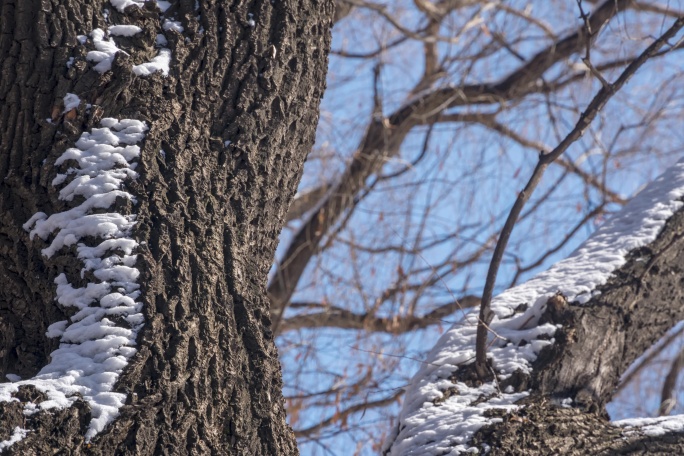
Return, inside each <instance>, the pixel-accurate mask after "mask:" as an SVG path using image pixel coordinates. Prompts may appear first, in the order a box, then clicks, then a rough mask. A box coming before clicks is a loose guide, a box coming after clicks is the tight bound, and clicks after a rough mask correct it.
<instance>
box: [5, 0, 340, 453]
mask: <svg viewBox="0 0 684 456" xmlns="http://www.w3.org/2000/svg"><path fill="white" fill-rule="evenodd" d="M112 3H113V4H114V3H116V4H119V5H121V4H123V3H125V2H122V1H117V2H114V1H113V0H112ZM128 3H130V4H131V5H132V6H128V7H127V8H126V9H125V11H119V10H118V9H117V8H116V7H115V6H116V5H113V4H110V3H109V2H103V1H94V2H93V1H88V2H85V1H83V0H52V1H49V0H47V1H39V0H22V1H18V0H1V1H0V5H1V6H0V30H2V34H0V65H1V66H0V176H2V181H0V186H1V187H0V211H1V212H0V213H1V214H2V217H1V219H0V273H1V275H2V287H0V376H1V377H3V380H4V376H5V374H15V375H18V376H20V377H22V378H24V379H26V378H28V377H31V376H33V375H35V374H36V373H37V372H38V371H39V370H40V369H41V368H42V367H43V366H45V365H46V364H47V363H48V362H49V360H50V354H51V353H52V352H53V351H54V350H55V349H56V348H57V346H58V345H59V342H60V341H59V338H49V337H47V336H46V335H45V333H46V331H47V330H48V326H50V325H51V324H53V323H55V322H58V321H60V320H64V319H67V318H69V317H71V316H73V314H74V311H73V310H70V309H68V308H65V307H64V306H60V305H58V304H57V303H56V302H55V296H56V291H55V288H56V287H55V285H54V284H53V281H54V279H55V278H56V277H58V276H59V275H60V274H62V273H64V274H65V275H66V278H67V279H68V281H69V283H72V284H74V286H77V285H78V286H81V287H84V286H86V285H87V283H88V281H89V280H94V281H95V282H97V280H95V279H93V278H92V277H91V275H92V274H91V275H89V274H88V273H87V272H86V274H85V275H83V272H82V268H83V261H82V260H81V259H78V258H76V255H75V253H76V248H75V247H74V246H71V247H68V246H67V247H64V248H62V249H61V250H59V251H57V252H56V253H55V254H54V255H52V256H51V257H49V258H48V257H46V256H45V255H43V254H41V249H42V248H45V247H47V246H49V245H50V240H51V239H52V238H49V239H47V240H41V239H40V238H39V236H34V237H33V239H30V238H29V233H28V232H27V231H26V230H24V229H22V225H23V224H25V223H26V222H27V221H28V220H29V219H30V218H31V217H32V216H33V215H34V214H36V213H37V212H44V213H46V214H47V215H50V214H55V213H58V212H61V211H66V210H68V209H70V208H72V207H75V206H77V205H78V204H79V203H81V202H82V198H81V199H80V200H79V198H75V200H74V201H64V200H60V199H59V188H58V187H55V186H53V185H52V183H53V179H55V177H56V176H57V174H58V173H64V172H65V170H66V166H67V165H69V163H65V164H63V165H58V166H56V165H55V161H56V160H57V159H58V158H59V157H60V156H62V154H63V153H64V151H65V150H66V149H67V148H69V147H73V146H74V144H75V142H76V141H77V140H78V139H79V137H80V136H81V134H82V133H84V132H88V131H92V129H93V128H97V127H99V126H100V119H101V118H108V117H112V118H117V119H124V118H125V119H135V120H139V121H144V122H145V123H146V125H147V127H148V128H149V130H148V131H147V132H146V136H145V139H144V141H141V142H140V143H138V145H139V146H140V147H141V153H140V156H139V157H138V159H137V167H136V168H135V171H136V172H137V173H138V174H139V177H138V178H137V179H134V180H129V181H126V188H127V190H128V191H129V192H130V193H131V194H132V195H133V197H134V198H135V201H131V200H127V199H125V198H118V199H117V200H116V202H115V205H114V208H115V210H116V212H117V213H121V214H135V217H136V219H135V220H136V223H135V225H134V226H133V228H132V231H131V233H132V234H131V236H132V239H134V240H135V241H136V242H137V243H138V247H137V250H136V251H135V253H137V255H138V256H137V262H136V264H135V267H136V268H137V269H138V271H139V272H140V276H139V277H138V278H137V284H139V286H140V290H139V291H140V292H141V293H140V296H139V298H137V301H139V302H140V303H142V310H141V312H142V314H143V315H144V326H143V327H142V329H141V330H140V332H139V333H138V336H137V346H136V347H135V348H136V349H137V352H136V353H135V355H133V356H132V357H131V358H130V359H129V362H128V365H127V366H126V367H125V368H124V369H123V372H122V373H121V375H120V376H119V377H118V381H117V383H116V386H115V391H117V392H120V393H125V394H126V403H125V405H124V406H123V407H121V408H120V409H119V416H118V418H116V419H115V420H114V421H113V422H112V423H110V424H109V425H108V426H107V427H106V428H105V429H104V431H102V432H101V433H99V434H97V435H96V436H95V437H94V438H93V439H92V440H90V441H86V440H84V434H85V433H86V430H87V429H88V426H89V423H90V421H91V416H90V412H91V410H90V409H91V407H90V405H89V403H88V401H85V400H77V401H75V402H74V403H73V405H72V406H70V407H68V408H64V409H57V410H55V409H52V410H51V411H47V412H46V411H41V412H39V413H35V414H32V415H27V414H26V413H24V412H25V406H26V403H27V402H29V401H32V402H33V403H35V404H37V405H38V406H40V403H41V402H42V401H44V400H45V399H46V398H45V394H44V393H41V392H40V391H39V390H40V388H38V390H37V389H36V388H35V387H31V386H27V385H25V386H22V387H21V388H20V389H19V391H18V392H17V393H16V394H14V399H19V400H18V401H10V402H2V403H0V441H6V440H9V439H10V437H11V436H12V434H13V430H15V429H16V428H17V427H19V428H22V429H25V430H27V431H28V432H27V433H26V437H25V438H24V439H23V440H21V441H19V442H17V443H14V444H13V445H11V446H9V447H8V449H7V453H10V454H22V455H31V454H41V455H42V454H53V452H54V451H56V450H58V449H61V450H62V452H63V453H60V454H136V455H144V454H221V455H223V454H245V455H277V454H285V455H290V454H296V453H297V449H296V444H295V440H294V437H293V435H292V432H291V430H290V429H289V427H288V426H287V425H286V423H285V411H284V402H283V397H282V393H281V374H280V366H279V362H278V358H277V353H276V349H275V345H274V343H273V337H272V334H271V332H270V329H269V327H270V319H269V310H268V301H267V299H266V296H265V286H266V275H267V272H268V269H269V266H270V263H271V261H272V258H273V254H274V250H275V246H276V241H277V236H278V233H279V231H280V229H281V226H282V223H283V220H284V217H285V213H286V211H287V208H288V205H289V203H290V200H291V197H292V196H293V195H294V193H295V190H296V187H297V184H298V181H299V177H300V174H301V169H302V164H303V162H304V160H305V157H306V154H307V152H308V151H309V149H310V147H311V145H312V142H313V139H314V133H315V127H316V123H317V116H318V106H319V102H320V98H321V96H322V93H323V90H324V85H325V72H326V64H327V60H326V56H327V50H328V48H329V42H330V38H329V29H330V27H331V20H332V16H333V6H332V2H331V1H327V0H289V1H285V0H278V1H277V2H273V1H269V0H263V1H256V2H242V1H229V0H225V1H212V0H199V1H198V2H195V1H194V0H193V1H181V2H177V3H174V4H173V5H172V6H171V7H170V8H169V9H168V10H166V11H165V12H164V13H163V14H162V13H161V12H160V10H159V9H158V8H157V6H156V3H154V2H148V3H142V2H140V4H139V5H135V4H133V2H128ZM168 19H172V20H175V21H178V22H179V23H180V24H181V25H182V27H183V30H182V31H181V32H178V31H174V28H173V27H169V28H167V27H164V26H163V23H164V21H165V20H168ZM112 24H131V25H137V26H139V27H140V28H141V29H142V32H140V33H138V34H135V35H133V36H130V37H129V36H121V37H116V43H117V45H119V47H120V48H121V49H123V50H125V51H126V52H119V53H117V54H116V55H115V57H114V59H113V61H112V69H111V71H106V72H104V73H100V72H98V71H95V70H94V69H93V63H92V62H88V61H87V60H86V58H85V57H86V53H87V52H89V51H92V50H93V43H92V40H88V42H87V43H86V44H85V45H82V44H80V43H79V40H78V38H77V35H88V34H89V33H91V32H92V31H93V30H95V29H97V28H100V29H103V30H106V29H107V27H108V26H111V25H112ZM176 29H177V28H176ZM158 34H163V36H164V38H165V39H166V40H167V41H168V44H166V45H165V46H166V47H167V48H169V49H170V51H171V55H172V58H171V65H170V71H169V72H168V76H164V75H163V73H162V72H156V73H153V74H150V75H136V74H135V73H134V72H133V71H132V69H133V66H134V65H139V64H141V63H143V62H147V61H150V60H151V59H152V58H154V57H155V55H156V54H157V52H158V50H156V49H155V39H157V35H158ZM70 58H73V60H70ZM67 93H73V94H76V95H77V96H78V97H80V99H81V103H80V105H79V106H78V107H76V108H72V109H70V108H69V107H68V106H67V109H65V106H64V102H63V97H64V96H65V95H66V94H67ZM99 212H102V210H94V212H93V213H99ZM80 242H82V243H85V244H87V245H90V246H96V245H98V243H99V242H101V240H94V239H89V238H87V237H86V238H84V239H81V240H80Z"/></svg>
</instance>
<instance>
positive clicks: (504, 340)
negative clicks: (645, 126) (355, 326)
mask: <svg viewBox="0 0 684 456" xmlns="http://www.w3.org/2000/svg"><path fill="white" fill-rule="evenodd" d="M683 196H684V160H682V161H680V162H679V163H677V164H676V165H675V166H673V167H672V168H671V169H669V170H668V171H667V172H665V173H664V174H663V175H662V176H660V177H659V178H658V179H656V180H655V181H654V182H653V183H652V184H650V185H649V186H648V187H646V188H645V189H644V190H643V191H642V192H640V193H639V194H638V195H637V196H636V197H635V198H634V199H632V200H631V201H630V202H629V203H628V204H627V205H626V206H625V207H624V208H623V209H622V210H621V211H620V212H619V213H618V214H616V215H615V216H614V217H612V218H611V219H610V220H608V221H607V222H606V223H605V224H604V225H603V226H602V227H601V228H600V229H599V230H597V231H596V232H595V233H594V234H593V235H592V236H591V237H590V238H589V239H588V240H587V241H586V242H585V243H584V244H583V245H582V246H581V247H580V248H579V249H577V251H576V252H575V253H573V254H572V255H571V256H570V257H568V258H567V259H565V260H563V261H560V262H558V263H556V264H555V265H554V266H552V267H551V268H550V269H549V270H547V271H545V272H542V273H541V274H539V275H537V276H536V277H534V278H533V279H531V280H530V281H528V282H526V283H524V284H522V285H519V286H516V287H514V288H511V289H509V290H507V291H505V292H504V293H502V294H500V295H499V296H497V297H496V298H494V300H493V301H492V311H493V312H494V314H495V317H494V320H493V321H492V323H491V324H490V325H489V326H490V329H491V331H490V342H491V345H490V346H489V349H488V352H487V353H488V357H489V359H490V361H491V363H492V365H493V367H494V370H495V373H496V377H497V380H496V381H491V382H487V383H484V384H482V385H480V386H476V384H473V383H470V384H466V383H463V382H460V381H457V380H452V379H455V377H454V373H455V372H456V371H458V370H459V368H461V369H462V368H463V366H466V365H470V364H472V363H473V362H474V361H475V337H476V330H477V319H478V318H477V310H473V311H472V312H470V313H468V314H466V315H465V316H464V318H463V320H462V321H461V322H459V323H457V324H456V325H454V326H453V327H452V328H451V329H450V330H449V331H447V332H446V333H445V334H444V335H443V336H442V337H441V338H440V340H439V341H438V342H437V345H436V346H435V347H434V348H433V350H432V351H431V352H430V354H429V355H428V357H427V359H426V360H425V362H424V364H423V366H422V368H421V369H420V371H419V372H418V373H417V374H416V375H415V377H414V378H413V380H412V382H411V384H410V386H409V387H408V389H407V392H406V398H405V401H404V405H403V409H402V411H401V413H400V415H399V423H398V426H397V428H396V429H395V431H394V435H392V436H390V438H389V440H388V441H387V443H386V444H385V451H384V454H389V455H392V456H400V455H401V456H408V455H416V456H418V455H420V456H423V455H446V454H450V455H456V454H461V453H465V452H477V451H478V449H477V448H474V447H472V446H470V444H469V443H470V440H471V439H472V437H473V435H474V434H475V433H476V432H477V431H478V430H479V429H480V428H482V427H483V426H485V425H487V424H494V423H497V422H501V421H502V420H501V418H498V417H493V416H492V415H491V414H487V413H486V412H487V410H491V409H504V410H507V411H513V410H515V409H516V408H518V407H520V406H519V405H516V402H517V401H519V400H520V399H522V398H524V397H526V396H527V395H529V391H522V392H513V390H512V388H510V389H506V388H505V387H504V390H503V391H501V390H500V389H499V385H500V383H501V382H504V383H505V380H506V379H507V378H509V377H510V376H511V375H513V374H514V373H515V372H516V371H521V372H523V373H530V372H531V371H532V362H533V361H534V360H535V359H536V358H537V355H538V353H539V352H540V350H541V349H543V348H544V347H546V346H548V345H549V344H553V343H554V339H553V335H554V333H555V331H556V327H555V326H554V325H553V324H550V323H545V324H539V319H540V317H541V315H542V314H543V313H544V312H545V310H546V304H547V301H548V300H549V298H551V297H552V296H554V295H556V294H557V293H562V294H563V295H564V296H565V297H566V298H567V300H568V302H575V303H579V304H584V303H586V302H588V301H589V300H590V299H591V298H592V296H595V295H596V294H597V293H598V291H596V289H597V287H598V286H600V285H603V284H605V283H606V282H607V281H608V279H609V277H610V276H611V274H612V273H613V271H615V270H616V269H618V268H620V267H621V266H623V265H624V264H625V263H626V261H627V259H626V256H627V254H628V253H629V252H631V251H632V250H634V249H636V248H638V247H641V246H644V245H647V244H648V243H650V242H652V241H653V240H655V238H656V237H657V235H658V233H659V232H660V230H661V229H662V228H663V226H664V225H665V222H666V221H667V219H668V218H670V217H671V216H672V215H673V214H674V213H675V211H677V210H678V209H680V208H681V207H682V205H683V204H684V203H682V201H681V200H682V197H683ZM558 405H561V406H571V405H572V400H571V399H566V400H561V401H560V403H559V404H558ZM682 423H684V419H681V417H670V418H658V419H655V420H651V421H648V422H645V421H643V420H626V421H624V422H620V423H616V424H619V425H621V426H638V425H648V426H650V427H649V430H650V431H651V432H652V433H658V432H664V431H663V429H665V430H667V429H674V428H676V429H681V428H682V426H684V425H683V424H682ZM627 429H629V428H627Z"/></svg>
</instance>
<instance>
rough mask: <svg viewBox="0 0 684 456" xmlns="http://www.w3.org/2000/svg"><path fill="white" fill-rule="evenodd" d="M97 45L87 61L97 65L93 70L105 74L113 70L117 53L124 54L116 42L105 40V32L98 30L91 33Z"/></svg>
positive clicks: (87, 57) (89, 53)
mask: <svg viewBox="0 0 684 456" xmlns="http://www.w3.org/2000/svg"><path fill="white" fill-rule="evenodd" d="M90 36H91V37H92V38H93V43H94V44H95V49H96V50H95V51H90V52H88V54H86V60H89V61H91V62H95V63H97V65H95V66H94V67H93V68H94V69H95V70H96V71H99V72H100V73H105V72H107V71H109V70H111V69H112V61H113V60H114V56H115V55H116V53H117V52H124V51H122V50H121V49H119V48H118V47H117V46H116V43H114V40H107V39H105V32H104V31H103V30H102V29H99V28H96V29H95V30H93V31H92V32H90Z"/></svg>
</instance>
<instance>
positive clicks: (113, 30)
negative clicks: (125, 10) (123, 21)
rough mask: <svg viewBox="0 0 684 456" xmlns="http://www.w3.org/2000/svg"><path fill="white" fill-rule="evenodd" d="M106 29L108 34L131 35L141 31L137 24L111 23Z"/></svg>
mask: <svg viewBox="0 0 684 456" xmlns="http://www.w3.org/2000/svg"><path fill="white" fill-rule="evenodd" d="M108 30H109V34H110V35H114V36H133V35H136V34H138V33H140V32H142V29H141V28H140V27H138V26H137V25H111V26H109V28H108Z"/></svg>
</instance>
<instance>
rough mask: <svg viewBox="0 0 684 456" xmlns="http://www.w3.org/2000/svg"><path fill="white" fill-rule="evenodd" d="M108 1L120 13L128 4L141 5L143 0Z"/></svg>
mask: <svg viewBox="0 0 684 456" xmlns="http://www.w3.org/2000/svg"><path fill="white" fill-rule="evenodd" d="M109 3H111V4H112V6H113V7H114V8H116V9H117V10H118V11H119V12H120V13H123V12H124V10H125V9H126V8H128V7H129V6H137V7H141V6H143V4H144V3H145V0H109Z"/></svg>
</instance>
